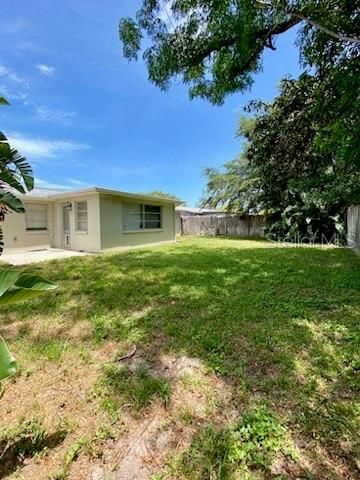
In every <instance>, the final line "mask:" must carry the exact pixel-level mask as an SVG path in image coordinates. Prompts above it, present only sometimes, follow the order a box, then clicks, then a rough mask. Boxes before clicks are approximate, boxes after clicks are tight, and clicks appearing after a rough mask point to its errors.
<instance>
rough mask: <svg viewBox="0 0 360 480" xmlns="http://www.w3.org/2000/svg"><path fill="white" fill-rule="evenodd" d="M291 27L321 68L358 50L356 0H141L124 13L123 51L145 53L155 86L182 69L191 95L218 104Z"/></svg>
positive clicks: (244, 82) (308, 58)
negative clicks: (132, 10) (137, 6)
mask: <svg viewBox="0 0 360 480" xmlns="http://www.w3.org/2000/svg"><path fill="white" fill-rule="evenodd" d="M295 26H297V28H298V29H299V33H298V42H297V44H298V45H299V49H300V55H301V59H302V63H303V64H304V65H309V66H311V67H312V68H314V69H315V70H316V71H320V72H323V71H324V70H326V69H329V68H330V67H331V65H334V64H336V63H337V62H339V61H340V60H341V59H343V58H344V57H346V58H349V57H353V58H356V57H358V56H359V54H360V35H359V32H360V15H359V5H358V2H356V1H354V0H327V1H320V0H272V1H265V0H143V1H142V6H141V8H140V9H139V10H138V12H137V14H136V19H135V20H134V19H131V18H123V19H121V21H120V26H119V33H120V39H121V41H122V43H123V51H124V55H125V57H126V58H128V59H137V58H138V54H139V52H140V51H141V49H142V44H143V43H144V41H145V40H146V42H147V43H148V42H149V41H150V45H149V46H148V47H147V48H146V49H145V51H144V53H143V57H144V60H145V63H146V65H147V70H148V74H149V80H150V81H151V82H153V83H154V84H155V85H157V86H158V87H160V88H161V89H166V88H168V87H169V85H170V81H171V79H172V78H174V77H177V76H181V77H182V80H183V82H184V83H185V84H187V85H189V93H190V97H191V98H193V97H202V98H205V99H207V100H209V101H211V102H212V103H214V104H221V103H222V102H223V101H224V98H225V96H226V95H227V94H229V93H233V92H236V91H242V90H245V89H246V88H248V87H249V86H250V85H251V84H252V81H253V75H254V74H255V73H256V72H258V71H259V70H261V67H262V55H263V53H264V50H265V49H271V50H275V49H276V46H275V42H276V38H277V37H278V36H279V35H282V34H284V33H285V32H287V31H288V30H289V29H291V28H294V27H295Z"/></svg>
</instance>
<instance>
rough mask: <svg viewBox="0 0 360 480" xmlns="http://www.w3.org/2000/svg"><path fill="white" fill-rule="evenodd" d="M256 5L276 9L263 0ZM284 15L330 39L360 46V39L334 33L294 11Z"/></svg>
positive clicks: (257, 1)
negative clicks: (319, 31)
mask: <svg viewBox="0 0 360 480" xmlns="http://www.w3.org/2000/svg"><path fill="white" fill-rule="evenodd" d="M255 1H256V3H258V4H259V5H261V6H263V7H266V8H274V7H273V5H272V4H271V3H270V2H265V1H263V0H255ZM282 13H284V14H286V15H291V16H293V17H296V18H298V19H299V21H304V22H307V23H309V24H310V25H312V26H313V27H315V28H318V29H319V30H321V31H322V32H324V33H327V34H328V35H329V36H330V37H332V38H334V39H335V40H339V41H341V42H351V43H357V44H360V38H357V37H350V36H349V35H343V34H342V33H337V32H334V31H333V30H330V29H329V28H327V27H324V26H323V25H320V23H318V22H316V21H315V20H312V19H311V18H308V17H307V16H306V15H304V14H303V13H300V12H293V11H283V12H282Z"/></svg>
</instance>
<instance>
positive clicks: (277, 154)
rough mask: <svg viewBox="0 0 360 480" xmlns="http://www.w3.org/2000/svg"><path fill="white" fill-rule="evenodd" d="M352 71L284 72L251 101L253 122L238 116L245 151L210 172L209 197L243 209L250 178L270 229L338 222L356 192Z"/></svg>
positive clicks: (300, 230) (315, 232) (359, 169)
mask: <svg viewBox="0 0 360 480" xmlns="http://www.w3.org/2000/svg"><path fill="white" fill-rule="evenodd" d="M350 66H351V64H350V65H349V64H348V65H347V70H348V71H349V70H350ZM335 77H336V78H337V79H338V81H335V80H334V78H335ZM350 77H351V76H350V74H349V73H348V78H347V81H346V82H345V84H344V82H343V77H342V76H341V68H340V67H338V68H337V69H336V71H335V70H334V72H333V76H332V77H331V78H328V77H326V78H324V79H321V77H320V76H319V75H317V76H311V75H308V74H304V75H302V76H301V77H300V78H299V79H298V80H290V79H287V80H283V81H282V83H281V88H280V95H279V96H278V97H276V99H275V100H274V102H272V103H263V102H252V103H251V104H250V106H249V110H250V111H252V112H253V113H255V114H256V117H255V121H254V124H253V127H252V128H244V126H243V121H241V122H240V128H239V132H238V134H239V135H243V136H245V139H246V140H247V143H246V145H245V151H244V152H243V154H242V157H239V159H237V160H235V161H233V162H230V163H229V164H226V165H225V171H224V172H218V173H217V175H215V176H214V175H213V174H211V175H209V174H208V193H207V197H206V198H210V199H211V198H212V199H215V201H216V203H217V204H222V205H228V206H229V205H230V207H231V205H235V206H237V207H238V208H239V209H240V211H242V209H243V208H244V206H245V207H246V206H247V203H246V201H247V200H249V199H251V198H252V194H253V191H250V192H249V191H248V192H246V190H245V195H244V188H243V186H244V185H245V186H246V181H247V178H250V179H252V180H253V181H255V180H256V196H255V198H256V204H257V205H259V207H260V208H262V209H263V210H265V211H266V213H267V227H268V228H267V229H268V232H271V233H273V234H274V235H280V236H284V235H295V234H299V235H302V236H304V235H311V236H312V237H314V238H315V239H319V238H321V236H322V235H325V236H326V237H327V238H331V237H332V236H333V234H334V233H335V232H336V230H338V231H339V230H341V229H342V228H343V223H344V218H345V211H346V209H347V207H348V206H349V205H351V204H352V203H353V202H356V201H359V200H360V161H359V151H357V150H356V144H357V143H358V141H359V139H358V138H357V137H356V132H357V131H358V128H359V126H358V125H359V122H360V108H359V103H358V102H356V99H355V98H354V96H353V95H352V105H350V97H351V94H350V92H351V89H350V91H348V89H349V83H348V81H349V78H350ZM356 78H357V82H359V77H356ZM353 80H354V82H355V75H354V79H353ZM354 82H350V84H351V85H353V86H355V84H356V83H354ZM357 85H358V83H357ZM345 130H346V132H347V133H346V135H345V134H344V132H345ZM333 132H338V141H337V144H336V148H335V145H334V144H333V142H335V139H334V133H333ZM244 159H245V160H246V177H247V178H246V177H244V174H243V173H242V171H241V168H242V164H241V161H242V162H243V161H244ZM210 173H212V172H211V171H210ZM214 179H215V180H216V181H214ZM219 185H220V187H221V188H220V187H219Z"/></svg>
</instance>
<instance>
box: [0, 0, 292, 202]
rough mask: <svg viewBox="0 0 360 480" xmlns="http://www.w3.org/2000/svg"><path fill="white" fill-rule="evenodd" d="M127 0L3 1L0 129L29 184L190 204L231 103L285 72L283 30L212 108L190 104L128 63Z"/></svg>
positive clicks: (223, 146)
mask: <svg viewBox="0 0 360 480" xmlns="http://www.w3.org/2000/svg"><path fill="white" fill-rule="evenodd" d="M139 3H140V2H139V1H138V0H106V1H103V2H99V1H98V0H76V1H74V0H63V1H61V2H57V1H55V0H31V2H29V1H28V0H17V1H16V2H14V0H11V1H10V0H3V2H2V12H1V20H0V93H1V94H3V95H6V96H7V97H8V99H9V100H10V101H11V104H12V105H11V107H6V108H5V107H2V108H1V113H0V115H1V130H3V131H4V132H5V133H6V134H7V135H8V137H9V138H10V139H11V141H12V143H13V145H14V146H16V147H17V148H18V149H19V150H20V152H21V153H22V154H24V155H25V156H26V157H27V158H28V160H29V161H30V162H31V163H32V165H33V168H34V172H35V177H36V179H37V186H44V187H45V186H48V187H53V188H57V187H67V188H82V187H86V186H93V185H97V186H102V187H109V188H117V189H120V190H125V191H132V192H149V191H152V190H162V191H166V192H171V193H173V194H176V195H178V196H179V197H181V198H182V199H184V200H185V201H186V202H187V204H188V205H196V204H197V202H198V200H199V199H200V197H201V194H202V191H203V189H204V186H205V179H204V178H203V169H204V167H206V166H215V167H216V166H220V165H222V164H223V163H224V162H226V161H228V160H231V159H232V158H233V157H234V156H235V155H236V154H237V153H238V152H239V150H240V148H241V145H240V143H239V141H238V140H236V139H235V138H234V131H235V128H236V124H237V121H238V118H239V115H240V114H241V111H242V107H243V106H244V105H246V103H247V102H248V101H249V100H251V99H253V98H261V99H265V100H270V99H272V98H273V97H274V96H275V95H276V93H277V85H278V82H279V80H280V79H281V78H282V77H283V76H284V75H286V74H290V75H293V76H297V75H298V74H299V69H298V51H297V49H296V47H295V46H294V41H295V32H294V31H292V32H289V33H288V34H286V35H285V36H284V37H283V38H281V39H278V41H277V47H278V48H277V51H276V52H270V51H269V52H267V53H266V55H265V57H264V68H263V72H262V73H260V74H259V75H257V76H256V77H255V83H254V85H253V87H252V89H251V91H249V92H246V93H245V94H240V93H238V94H235V95H233V96H231V97H229V98H228V99H227V101H226V102H225V104H224V105H223V106H221V107H214V106H212V105H210V104H209V103H207V102H205V101H202V100H194V101H190V100H189V98H188V93H187V90H186V88H185V87H184V86H182V85H181V84H180V85H179V84H178V85H175V86H173V87H172V88H171V89H170V90H169V91H167V92H165V93H164V92H161V91H159V90H158V89H157V88H156V87H154V86H153V85H151V84H150V83H149V82H148V80H147V72H146V69H145V67H144V65H143V63H142V62H138V63H128V62H127V61H126V60H125V59H124V58H123V57H122V52H121V45H120V42H119V40H118V21H119V19H120V17H121V16H124V15H132V14H133V13H134V12H135V11H136V7H137V6H138V5H139Z"/></svg>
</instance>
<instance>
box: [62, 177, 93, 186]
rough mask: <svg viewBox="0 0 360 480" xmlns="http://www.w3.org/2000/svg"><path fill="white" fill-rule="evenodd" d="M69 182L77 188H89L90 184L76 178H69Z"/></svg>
mask: <svg viewBox="0 0 360 480" xmlns="http://www.w3.org/2000/svg"><path fill="white" fill-rule="evenodd" d="M67 181H68V182H69V183H71V185H74V186H75V187H88V186H89V184H88V183H86V182H83V181H82V180H77V179H76V178H68V179H67Z"/></svg>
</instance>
